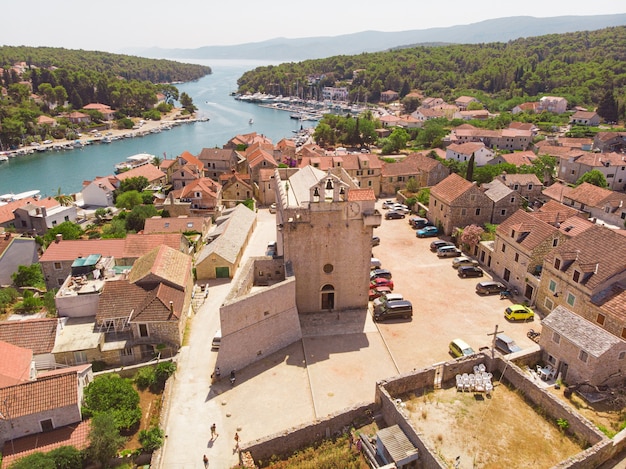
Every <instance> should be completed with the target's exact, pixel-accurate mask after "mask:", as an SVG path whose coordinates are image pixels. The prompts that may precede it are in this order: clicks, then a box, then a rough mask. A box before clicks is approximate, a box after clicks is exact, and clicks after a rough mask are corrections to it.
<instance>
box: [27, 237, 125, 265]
mask: <svg viewBox="0 0 626 469" xmlns="http://www.w3.org/2000/svg"><path fill="white" fill-rule="evenodd" d="M124 244H125V240H124V239H79V240H73V239H72V240H70V239H68V240H65V239H63V240H61V241H59V242H53V243H50V245H49V246H48V247H47V248H46V250H45V251H44V253H43V254H42V256H41V257H40V258H39V261H40V262H50V261H71V260H74V259H76V258H78V257H87V256H89V255H90V254H101V255H102V256H105V257H116V258H122V257H124Z"/></svg>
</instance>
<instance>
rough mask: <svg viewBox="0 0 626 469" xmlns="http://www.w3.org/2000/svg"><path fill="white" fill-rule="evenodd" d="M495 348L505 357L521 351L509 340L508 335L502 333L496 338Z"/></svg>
mask: <svg viewBox="0 0 626 469" xmlns="http://www.w3.org/2000/svg"><path fill="white" fill-rule="evenodd" d="M496 348H497V349H498V350H500V351H501V352H502V353H504V354H505V355H506V354H509V353H514V352H519V351H521V350H522V348H521V347H520V346H519V345H517V344H516V343H515V341H514V340H513V339H511V338H510V337H509V336H508V335H504V334H502V333H500V334H498V335H497V336H496Z"/></svg>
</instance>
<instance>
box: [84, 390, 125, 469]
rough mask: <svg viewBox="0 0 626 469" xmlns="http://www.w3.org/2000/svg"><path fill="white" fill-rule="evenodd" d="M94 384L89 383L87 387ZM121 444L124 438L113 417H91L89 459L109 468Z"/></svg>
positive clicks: (107, 415) (104, 413) (108, 415)
mask: <svg viewBox="0 0 626 469" xmlns="http://www.w3.org/2000/svg"><path fill="white" fill-rule="evenodd" d="M96 381H97V379H96ZM96 381H94V383H95V382H96ZM94 383H91V385H90V386H89V387H91V386H92V385H93V384H94ZM89 387H87V389H89ZM123 444H124V438H122V437H121V436H120V433H119V430H118V428H117V426H116V424H115V419H114V418H113V416H111V415H110V414H108V413H106V412H102V413H99V414H96V415H94V416H93V418H92V419H91V427H90V429H89V447H88V448H87V451H86V453H87V456H88V457H89V458H91V459H92V460H94V461H98V462H99V463H100V464H102V466H103V467H105V468H107V467H109V461H110V460H111V459H112V458H114V457H115V455H116V454H117V450H118V449H119V448H121V446H122V445H123Z"/></svg>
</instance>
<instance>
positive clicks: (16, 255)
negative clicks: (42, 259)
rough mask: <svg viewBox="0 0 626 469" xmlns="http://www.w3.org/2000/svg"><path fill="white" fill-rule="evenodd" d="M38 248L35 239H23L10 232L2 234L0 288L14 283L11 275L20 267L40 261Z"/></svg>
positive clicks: (0, 235) (0, 238) (0, 243)
mask: <svg viewBox="0 0 626 469" xmlns="http://www.w3.org/2000/svg"><path fill="white" fill-rule="evenodd" d="M37 252H38V246H37V243H36V241H35V239H34V238H30V237H28V238H27V237H22V236H19V235H16V234H11V233H9V232H6V233H2V234H0V288H1V287H3V286H8V285H11V284H12V283H13V279H12V278H11V275H12V274H13V273H15V272H17V270H18V269H19V266H20V265H31V264H35V263H36V262H37V261H38V258H39V256H38V253H37Z"/></svg>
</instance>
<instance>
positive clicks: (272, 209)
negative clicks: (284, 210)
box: [270, 204, 276, 213]
mask: <svg viewBox="0 0 626 469" xmlns="http://www.w3.org/2000/svg"><path fill="white" fill-rule="evenodd" d="M270 213H276V204H272V205H270Z"/></svg>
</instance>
